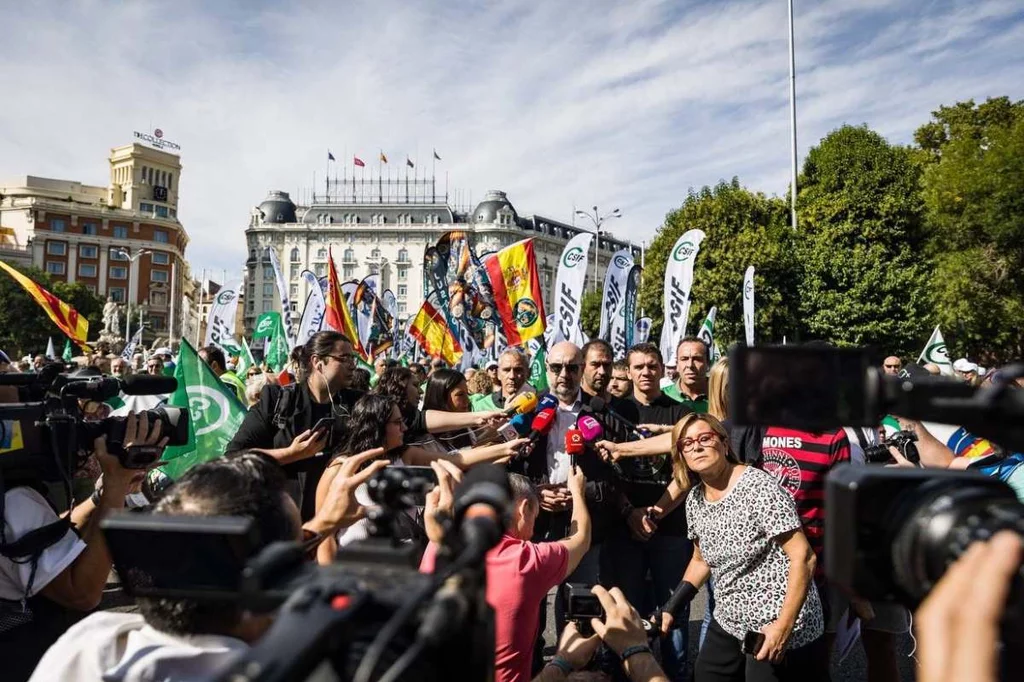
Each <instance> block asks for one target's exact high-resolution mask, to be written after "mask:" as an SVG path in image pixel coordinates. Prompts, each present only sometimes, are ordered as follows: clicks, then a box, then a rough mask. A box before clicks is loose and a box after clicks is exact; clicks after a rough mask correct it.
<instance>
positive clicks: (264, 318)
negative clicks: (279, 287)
mask: <svg viewBox="0 0 1024 682" xmlns="http://www.w3.org/2000/svg"><path fill="white" fill-rule="evenodd" d="M280 326H281V313H276V312H273V311H270V312H268V313H263V314H262V315H260V316H259V317H258V318H257V319H256V328H255V329H254V330H253V333H252V342H253V343H256V341H258V340H259V339H272V338H274V335H275V334H277V328H278V327H280Z"/></svg>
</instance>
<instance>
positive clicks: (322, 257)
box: [316, 249, 327, 260]
mask: <svg viewBox="0 0 1024 682" xmlns="http://www.w3.org/2000/svg"><path fill="white" fill-rule="evenodd" d="M316 257H317V258H319V259H320V260H327V249H317V252H316Z"/></svg>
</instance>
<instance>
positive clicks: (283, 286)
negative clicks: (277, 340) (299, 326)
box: [267, 246, 295, 349]
mask: <svg viewBox="0 0 1024 682" xmlns="http://www.w3.org/2000/svg"><path fill="white" fill-rule="evenodd" d="M267 256H268V257H269V258H270V264H271V265H272V266H273V267H274V279H275V280H277V293H278V295H279V296H280V297H281V321H282V322H283V323H284V333H285V339H286V343H287V344H288V348H289V349H291V348H293V347H294V346H295V342H294V340H293V339H292V304H291V301H290V300H289V298H288V283H287V282H285V281H284V273H283V272H282V271H281V261H280V260H279V259H278V257H277V249H275V248H273V247H270V246H268V247H267Z"/></svg>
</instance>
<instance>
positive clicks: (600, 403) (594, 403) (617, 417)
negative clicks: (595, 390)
mask: <svg viewBox="0 0 1024 682" xmlns="http://www.w3.org/2000/svg"><path fill="white" fill-rule="evenodd" d="M589 408H590V409H589V410H588V411H589V412H593V413H594V414H598V415H601V416H602V417H603V418H605V419H609V420H611V421H613V422H617V423H618V424H619V425H621V426H623V427H625V429H626V430H627V431H629V432H630V433H632V434H633V435H634V436H636V437H637V438H650V437H651V436H652V435H653V434H652V433H651V432H650V431H649V430H647V429H645V428H643V427H641V426H639V425H637V424H635V423H633V422H632V421H630V420H629V419H626V418H625V417H623V416H622V415H621V414H619V413H618V412H616V411H615V410H613V409H612V408H611V406H610V405H609V404H608V403H607V402H605V400H604V398H601V397H594V398H591V399H590V405H589Z"/></svg>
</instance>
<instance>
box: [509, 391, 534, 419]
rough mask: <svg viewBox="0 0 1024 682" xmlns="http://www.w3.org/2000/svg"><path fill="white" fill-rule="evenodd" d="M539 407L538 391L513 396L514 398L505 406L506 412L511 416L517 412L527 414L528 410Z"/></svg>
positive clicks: (531, 410)
mask: <svg viewBox="0 0 1024 682" xmlns="http://www.w3.org/2000/svg"><path fill="white" fill-rule="evenodd" d="M535 409H537V394H536V393H520V394H519V395H517V396H513V397H512V400H510V401H509V402H508V405H507V406H506V407H505V410H504V412H505V414H506V415H507V416H509V417H511V416H512V415H515V414H526V413H527V412H533V411H534V410H535Z"/></svg>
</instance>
